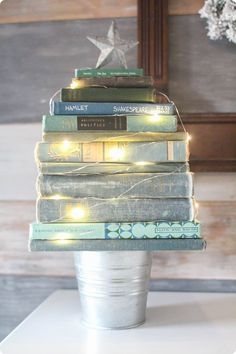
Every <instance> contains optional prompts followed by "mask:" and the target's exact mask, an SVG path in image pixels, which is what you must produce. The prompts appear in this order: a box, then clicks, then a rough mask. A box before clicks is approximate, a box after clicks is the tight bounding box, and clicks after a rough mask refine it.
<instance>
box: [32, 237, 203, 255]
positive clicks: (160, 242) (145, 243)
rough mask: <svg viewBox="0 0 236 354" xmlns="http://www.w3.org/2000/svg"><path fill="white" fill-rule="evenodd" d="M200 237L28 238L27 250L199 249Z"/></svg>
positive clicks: (200, 247) (150, 250)
mask: <svg viewBox="0 0 236 354" xmlns="http://www.w3.org/2000/svg"><path fill="white" fill-rule="evenodd" d="M205 248H206V242H205V241H204V240H203V239H201V238H188V239H184V238H183V239H177V240H175V239H154V240H151V239H141V240H134V239H133V240H124V239H123V240H31V239H30V240H29V251H31V252H42V251H48V252H50V251H72V252H75V251H149V252H152V251H201V250H204V249H205Z"/></svg>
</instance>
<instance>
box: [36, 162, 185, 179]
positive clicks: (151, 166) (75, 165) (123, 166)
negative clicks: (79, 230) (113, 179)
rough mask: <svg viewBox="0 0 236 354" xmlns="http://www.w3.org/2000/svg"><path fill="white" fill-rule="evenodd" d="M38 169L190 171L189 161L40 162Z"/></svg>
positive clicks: (72, 172)
mask: <svg viewBox="0 0 236 354" xmlns="http://www.w3.org/2000/svg"><path fill="white" fill-rule="evenodd" d="M38 170H39V172H40V173H43V174H47V175H66V176H78V175H89V174H93V175H100V174H102V175H103V174H121V173H151V172H152V173H156V172H161V173H183V172H189V170H190V169H189V164H188V162H165V163H147V164H146V163H143V162H141V163H140V164H139V163H136V164H135V163H133V164H131V163H103V162H101V163H84V162H71V163H70V162H39V161H38Z"/></svg>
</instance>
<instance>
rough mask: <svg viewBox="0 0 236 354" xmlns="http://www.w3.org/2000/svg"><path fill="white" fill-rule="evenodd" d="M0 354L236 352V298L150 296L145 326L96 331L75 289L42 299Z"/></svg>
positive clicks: (174, 294)
mask: <svg viewBox="0 0 236 354" xmlns="http://www.w3.org/2000/svg"><path fill="white" fill-rule="evenodd" d="M0 353H1V354H32V353H34V354H52V353H57V354H65V353H69V354H80V353H82V354H100V353H101V354H108V353H109V354H118V353H119V354H120V353H125V354H126V353H128V354H134V353H135V354H141V353H142V354H143V353H148V354H154V353H155V354H157V353H159V354H177V353H180V354H187V353H188V354H189V353H191V354H199V353H200V354H236V294H225V293H183V292H150V293H149V296H148V306H147V314H146V322H145V324H144V325H142V326H140V327H137V328H134V329H128V330H119V331H118V330H94V329H89V328H86V327H84V326H83V325H82V324H81V321H80V305H79V294H78V291H77V290H59V291H56V292H55V293H53V294H52V295H51V296H50V297H49V298H48V299H46V300H45V301H44V302H43V303H42V304H41V305H40V306H39V307H38V308H37V309H36V310H35V311H34V312H32V314H30V315H29V316H28V317H27V318H26V319H25V320H24V321H23V322H22V323H21V324H20V325H19V326H18V327H17V328H16V329H15V330H14V331H13V332H12V333H11V334H10V335H9V336H8V337H6V338H5V339H4V340H3V342H2V343H1V344H0Z"/></svg>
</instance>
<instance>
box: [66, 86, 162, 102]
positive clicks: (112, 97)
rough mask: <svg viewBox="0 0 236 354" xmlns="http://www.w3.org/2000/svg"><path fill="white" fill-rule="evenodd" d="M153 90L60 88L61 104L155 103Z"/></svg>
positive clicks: (155, 92) (155, 93)
mask: <svg viewBox="0 0 236 354" xmlns="http://www.w3.org/2000/svg"><path fill="white" fill-rule="evenodd" d="M156 96H157V91H156V89H154V88H123V87H122V88H114V87H108V88H101V87H84V88H78V89H77V88H62V89H61V100H62V101H63V102H81V101H82V102H153V103H154V102H156Z"/></svg>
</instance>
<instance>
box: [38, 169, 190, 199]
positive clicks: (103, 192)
mask: <svg viewBox="0 0 236 354" xmlns="http://www.w3.org/2000/svg"><path fill="white" fill-rule="evenodd" d="M36 185H37V192H38V195H39V196H40V197H46V198H48V197H53V196H54V195H61V196H62V197H64V198H65V197H66V198H86V197H93V198H119V197H121V196H122V197H127V198H190V197H192V196H193V180H192V173H189V172H188V173H132V174H130V173H121V174H111V175H86V176H85V175H79V176H55V175H54V176H50V175H43V174H41V175H39V176H38V178H37V184H36Z"/></svg>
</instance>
